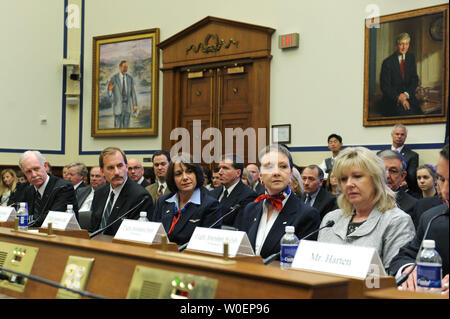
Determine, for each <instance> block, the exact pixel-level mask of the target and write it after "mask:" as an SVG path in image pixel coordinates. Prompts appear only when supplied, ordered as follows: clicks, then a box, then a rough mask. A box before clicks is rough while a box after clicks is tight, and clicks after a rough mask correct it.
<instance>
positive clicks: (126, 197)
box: [89, 178, 154, 236]
mask: <svg viewBox="0 0 450 319" xmlns="http://www.w3.org/2000/svg"><path fill="white" fill-rule="evenodd" d="M110 190H111V186H110V184H109V183H107V184H105V185H103V186H101V187H99V188H98V189H97V190H96V191H95V193H94V199H93V200H92V214H91V226H90V229H89V232H91V233H92V232H94V231H96V230H98V229H99V228H100V223H101V221H102V217H103V211H104V210H105V205H106V201H107V199H108V196H109V192H110ZM141 201H143V202H142V203H141V204H140V205H139V206H138V207H136V208H135V209H133V210H132V211H131V212H129V213H128V214H127V215H126V216H125V217H124V218H128V219H138V218H139V213H140V212H147V218H149V219H150V217H151V215H152V214H153V209H154V206H153V199H152V196H151V195H150V194H149V193H148V192H147V191H146V190H145V188H143V187H142V186H140V185H139V184H137V183H136V182H134V181H133V180H131V178H127V181H126V182H125V185H124V186H123V188H122V190H121V191H120V194H119V197H118V198H117V200H116V202H115V204H114V207H113V208H112V211H111V215H110V216H109V218H108V220H107V225H108V224H109V223H112V222H113V221H114V220H116V219H117V218H119V216H121V215H123V214H125V213H126V212H127V211H128V210H130V209H132V208H133V207H134V206H136V205H138V204H139V202H141ZM121 223H122V221H121V220H119V221H117V222H116V223H115V224H114V225H111V226H110V227H109V228H107V229H106V230H105V231H104V234H105V235H112V236H114V235H115V234H116V232H117V230H119V227H120V224H121Z"/></svg>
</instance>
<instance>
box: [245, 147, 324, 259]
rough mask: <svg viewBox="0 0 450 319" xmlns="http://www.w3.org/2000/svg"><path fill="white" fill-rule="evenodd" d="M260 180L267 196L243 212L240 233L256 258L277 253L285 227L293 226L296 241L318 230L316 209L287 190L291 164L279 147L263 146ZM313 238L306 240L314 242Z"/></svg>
mask: <svg viewBox="0 0 450 319" xmlns="http://www.w3.org/2000/svg"><path fill="white" fill-rule="evenodd" d="M260 162H261V180H262V181H263V183H264V185H265V187H266V190H267V193H266V194H263V195H261V196H259V197H258V198H257V199H256V200H255V201H254V202H252V203H250V204H248V205H247V206H246V207H245V209H244V211H243V218H242V225H241V228H240V230H242V231H245V232H246V233H247V235H248V238H249V241H250V243H251V245H252V247H253V248H254V250H255V253H256V254H257V255H261V257H263V258H267V257H268V256H270V255H272V254H274V253H277V252H279V251H280V240H281V238H282V237H283V235H284V234H285V228H286V226H294V228H295V234H296V235H297V237H298V238H303V237H304V236H306V235H308V234H309V233H311V232H313V231H314V230H316V229H317V228H318V227H319V224H320V218H319V213H318V212H317V210H316V209H314V208H312V207H310V206H308V205H306V204H304V203H303V201H302V200H301V199H300V198H298V197H297V196H296V195H295V194H294V192H293V191H291V190H290V188H289V187H288V185H289V182H290V180H291V177H292V168H293V162H292V157H291V155H290V153H289V151H288V150H287V149H286V148H285V147H283V146H282V145H278V144H274V145H269V146H267V147H266V148H265V149H264V150H263V151H262V152H261V154H260ZM315 238H317V235H316V236H313V237H312V238H310V239H312V240H313V239H315Z"/></svg>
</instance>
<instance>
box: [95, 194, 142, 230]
mask: <svg viewBox="0 0 450 319" xmlns="http://www.w3.org/2000/svg"><path fill="white" fill-rule="evenodd" d="M148 198H149V197H148V196H147V195H146V196H144V198H143V199H142V200H141V201H140V202H139V203H138V204H137V205H135V206H133V207H132V208H131V209H129V210H127V211H126V212H125V213H124V214H122V215H120V216H119V217H117V218H116V219H115V220H114V221H113V222H112V223H109V224H108V225H106V226H105V227H103V228H100V229H98V230H96V231H95V232H93V233H91V234H89V238H92V237H95V236H97V235H98V234H100V233H101V232H103V231H105V230H106V229H108V228H109V227H111V226H112V225H114V224H115V223H117V222H118V221H119V220H121V219H122V218H124V217H125V216H126V215H128V214H129V213H131V212H133V211H134V210H136V208H138V207H139V206H140V205H141V204H142V203H143V202H144V201H145V200H146V199H148Z"/></svg>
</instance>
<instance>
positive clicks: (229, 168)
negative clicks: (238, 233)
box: [210, 154, 256, 229]
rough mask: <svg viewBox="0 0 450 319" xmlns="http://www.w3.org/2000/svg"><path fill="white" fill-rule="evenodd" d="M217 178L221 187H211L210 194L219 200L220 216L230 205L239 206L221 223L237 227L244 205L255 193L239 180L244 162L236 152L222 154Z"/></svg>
mask: <svg viewBox="0 0 450 319" xmlns="http://www.w3.org/2000/svg"><path fill="white" fill-rule="evenodd" d="M219 168H220V170H219V178H220V182H221V183H222V187H218V188H215V189H213V190H212V191H211V192H210V194H211V196H212V197H214V198H215V199H217V200H218V201H219V202H220V205H221V207H222V216H225V215H226V214H227V213H229V212H230V210H231V207H233V206H234V205H236V204H239V205H240V207H239V208H238V209H236V210H235V211H234V213H231V214H230V215H228V216H227V217H225V218H224V219H223V220H222V225H225V226H229V227H234V228H238V229H239V225H240V222H241V220H240V219H241V218H240V217H241V215H242V212H243V210H244V208H245V206H246V205H247V204H248V203H250V202H252V201H253V200H255V198H256V193H255V191H253V190H252V189H250V188H249V187H247V186H246V185H245V184H244V183H242V181H241V175H242V172H243V170H244V162H243V161H242V159H241V158H240V157H239V156H237V155H236V154H228V155H224V156H223V158H222V160H221V161H220V163H219Z"/></svg>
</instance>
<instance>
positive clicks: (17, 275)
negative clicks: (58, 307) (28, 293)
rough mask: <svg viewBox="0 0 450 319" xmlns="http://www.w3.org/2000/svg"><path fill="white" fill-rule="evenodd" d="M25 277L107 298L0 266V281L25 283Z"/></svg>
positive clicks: (75, 291) (80, 292) (91, 296)
mask: <svg viewBox="0 0 450 319" xmlns="http://www.w3.org/2000/svg"><path fill="white" fill-rule="evenodd" d="M7 273H12V274H14V276H10V275H8V274H7ZM24 278H27V279H30V280H34V281H37V282H40V283H43V284H46V285H49V286H53V287H56V288H60V289H65V290H67V291H70V292H73V293H76V294H79V295H81V296H84V297H90V298H95V299H106V297H103V296H99V295H95V294H93V293H90V292H87V291H82V290H77V289H73V288H69V287H66V286H63V285H61V284H59V283H57V282H54V281H50V280H47V279H44V278H41V277H38V276H34V275H28V274H24V273H21V272H18V271H16V270H11V269H7V268H4V267H0V281H1V280H7V281H9V282H12V283H17V284H24V283H25V282H24Z"/></svg>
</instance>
